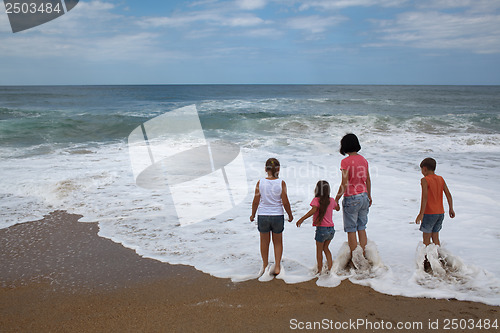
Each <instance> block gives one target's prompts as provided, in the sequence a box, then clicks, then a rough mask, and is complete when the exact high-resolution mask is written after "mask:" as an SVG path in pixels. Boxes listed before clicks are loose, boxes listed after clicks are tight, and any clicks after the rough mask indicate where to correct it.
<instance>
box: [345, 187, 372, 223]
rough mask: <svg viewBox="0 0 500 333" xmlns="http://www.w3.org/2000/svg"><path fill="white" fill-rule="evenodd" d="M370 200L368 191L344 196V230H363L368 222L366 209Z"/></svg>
mask: <svg viewBox="0 0 500 333" xmlns="http://www.w3.org/2000/svg"><path fill="white" fill-rule="evenodd" d="M369 207H370V201H369V200H368V193H366V192H364V193H360V194H356V195H351V196H348V197H344V201H343V202H342V208H343V213H344V214H343V215H344V231H345V232H356V231H358V230H365V229H366V224H367V223H368V210H369Z"/></svg>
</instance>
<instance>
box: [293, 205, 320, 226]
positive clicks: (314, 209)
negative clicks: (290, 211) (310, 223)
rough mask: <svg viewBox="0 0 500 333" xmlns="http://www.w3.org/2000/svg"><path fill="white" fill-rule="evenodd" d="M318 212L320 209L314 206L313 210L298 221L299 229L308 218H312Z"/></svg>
mask: <svg viewBox="0 0 500 333" xmlns="http://www.w3.org/2000/svg"><path fill="white" fill-rule="evenodd" d="M317 210H318V207H316V206H312V208H311V210H309V211H308V212H307V213H306V215H304V216H302V217H301V218H300V219H299V220H298V221H297V223H296V224H297V227H300V225H301V224H302V222H304V221H305V220H307V219H308V218H310V217H311V216H313V215H314V213H316V211H317Z"/></svg>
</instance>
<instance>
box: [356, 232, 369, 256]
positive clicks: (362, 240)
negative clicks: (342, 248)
mask: <svg viewBox="0 0 500 333" xmlns="http://www.w3.org/2000/svg"><path fill="white" fill-rule="evenodd" d="M358 237H359V245H361V248H362V249H363V253H364V251H365V246H366V244H367V243H368V237H367V236H366V230H358Z"/></svg>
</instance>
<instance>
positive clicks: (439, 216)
mask: <svg viewBox="0 0 500 333" xmlns="http://www.w3.org/2000/svg"><path fill="white" fill-rule="evenodd" d="M420 169H421V171H422V175H424V178H422V180H421V181H420V183H421V185H422V203H421V205H420V212H419V213H418V216H417V218H416V219H415V223H416V224H419V223H420V222H422V225H421V226H420V231H422V232H423V238H424V239H423V242H424V245H426V246H427V245H429V244H430V243H431V239H432V242H433V243H434V244H436V245H441V244H440V242H439V231H440V230H441V227H442V224H443V220H444V207H443V192H444V194H445V195H446V200H447V201H448V206H449V207H450V217H451V218H454V217H455V211H454V210H453V199H452V197H451V193H450V190H449V189H448V186H446V183H445V181H444V179H443V177H441V176H438V175H436V174H435V173H434V171H435V170H436V160H434V159H433V158H430V157H428V158H426V159H424V160H423V161H422V162H421V163H420Z"/></svg>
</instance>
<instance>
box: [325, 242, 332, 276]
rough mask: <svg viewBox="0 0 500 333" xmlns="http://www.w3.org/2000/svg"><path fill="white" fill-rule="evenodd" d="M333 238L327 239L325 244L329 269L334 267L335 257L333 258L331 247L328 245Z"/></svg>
mask: <svg viewBox="0 0 500 333" xmlns="http://www.w3.org/2000/svg"><path fill="white" fill-rule="evenodd" d="M330 242H331V240H327V241H326V242H325V243H324V244H323V252H325V257H326V264H327V266H328V270H331V269H332V266H333V259H332V253H331V252H330V249H329V248H328V246H329V245H330Z"/></svg>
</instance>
